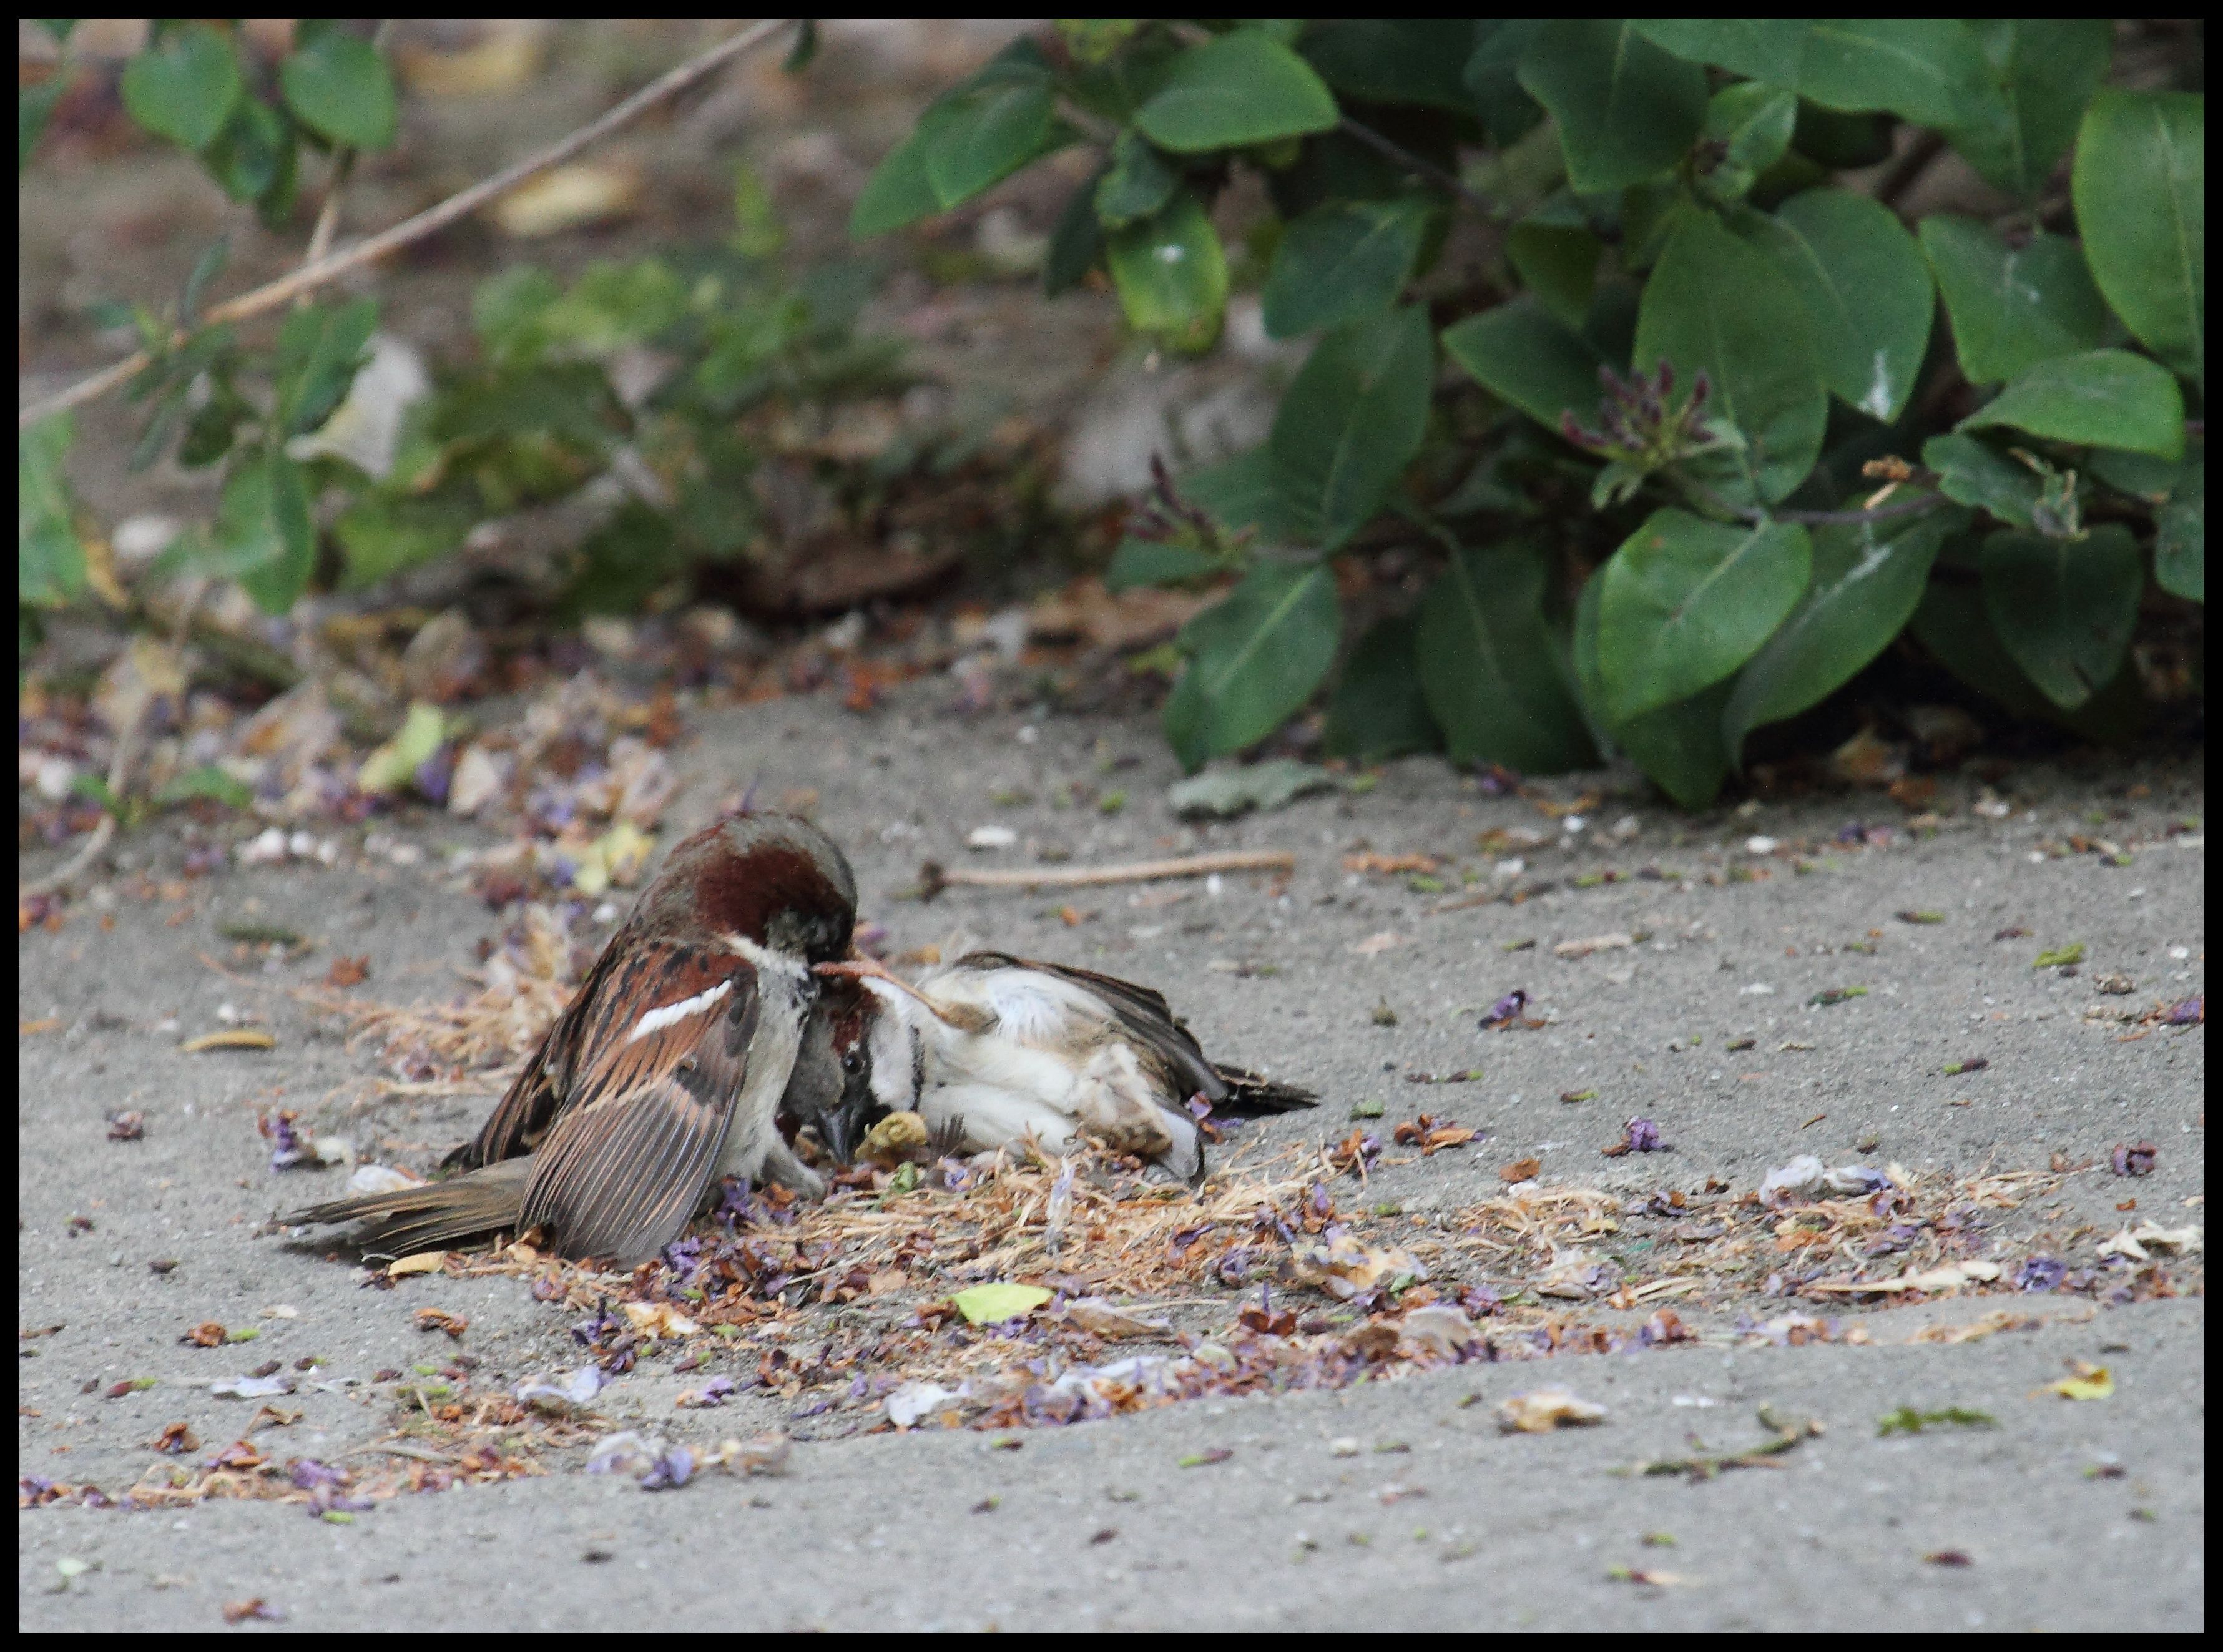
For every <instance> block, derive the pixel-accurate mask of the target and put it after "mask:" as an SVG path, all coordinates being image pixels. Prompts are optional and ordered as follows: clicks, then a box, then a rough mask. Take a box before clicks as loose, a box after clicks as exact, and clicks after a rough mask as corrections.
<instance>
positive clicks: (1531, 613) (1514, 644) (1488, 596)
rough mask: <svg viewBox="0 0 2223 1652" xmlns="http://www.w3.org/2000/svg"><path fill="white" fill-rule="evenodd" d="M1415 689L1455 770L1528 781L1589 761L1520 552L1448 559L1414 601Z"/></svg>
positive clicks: (1578, 714) (1564, 674)
mask: <svg viewBox="0 0 2223 1652" xmlns="http://www.w3.org/2000/svg"><path fill="white" fill-rule="evenodd" d="M1419 613H1420V630H1419V634H1418V635H1417V637H1416V638H1415V639H1414V649H1415V658H1416V659H1418V661H1419V664H1420V685H1421V690H1422V691H1423V693H1425V694H1426V697H1427V703H1428V709H1429V710H1430V711H1431V712H1433V714H1434V716H1435V720H1436V722H1438V723H1439V725H1440V726H1441V727H1442V728H1443V731H1444V735H1445V747H1446V749H1447V750H1448V751H1449V752H1450V753H1451V756H1452V760H1453V761H1454V762H1461V763H1477V762H1478V763H1502V764H1505V765H1506V766H1508V767H1510V768H1516V769H1522V770H1526V771H1528V772H1535V773H1546V774H1552V773H1558V772H1562V771H1565V770H1567V769H1572V768H1583V767H1586V766H1590V764H1592V763H1595V762H1596V760H1597V752H1596V748H1595V747H1593V746H1592V745H1591V744H1590V733H1589V730H1588V729H1587V728H1584V724H1583V715H1582V710H1581V709H1580V707H1579V706H1578V704H1577V703H1576V701H1575V696H1574V690H1573V685H1572V684H1571V682H1570V680H1569V668H1568V666H1567V664H1566V662H1565V659H1563V657H1562V654H1561V651H1560V646H1559V641H1558V640H1557V639H1556V638H1554V637H1553V636H1552V633H1551V630H1550V627H1548V626H1547V625H1546V621H1545V618H1544V562H1543V558H1542V557H1541V556H1540V554H1539V553H1538V552H1534V551H1533V550H1528V549H1515V550H1506V551H1467V550H1461V551H1458V552H1454V553H1453V555H1452V558H1451V562H1450V564H1449V566H1447V567H1446V568H1445V571H1444V573H1443V576H1442V577H1440V578H1439V579H1438V580H1437V581H1436V583H1434V584H1433V585H1432V586H1431V587H1429V589H1428V590H1427V592H1426V595H1424V596H1422V597H1421V598H1420V609H1419Z"/></svg>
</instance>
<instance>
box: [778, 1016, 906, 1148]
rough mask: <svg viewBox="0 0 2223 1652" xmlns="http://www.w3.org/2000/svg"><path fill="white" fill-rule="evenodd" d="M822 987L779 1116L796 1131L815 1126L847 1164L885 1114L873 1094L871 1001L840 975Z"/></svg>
mask: <svg viewBox="0 0 2223 1652" xmlns="http://www.w3.org/2000/svg"><path fill="white" fill-rule="evenodd" d="M820 987H821V990H820V993H819V995H818V999H817V1001H816V1003H814V1004H813V1005H812V1006H810V1015H809V1019H807V1020H806V1021H805V1022H804V1023H803V1040H802V1044H800V1046H799V1047H798V1048H797V1050H796V1056H795V1068H794V1070H793V1071H792V1072H791V1073H790V1074H789V1075H788V1081H787V1094H785V1095H784V1097H783V1098H782V1099H781V1101H780V1111H781V1112H782V1113H785V1114H786V1115H787V1116H788V1117H789V1118H790V1119H792V1120H793V1121H794V1122H795V1123H796V1124H797V1126H802V1125H809V1126H812V1128H813V1129H815V1130H816V1132H817V1133H818V1139H819V1141H820V1142H821V1143H822V1144H824V1146H825V1148H826V1150H827V1151H828V1152H830V1153H832V1154H833V1155H834V1158H835V1159H836V1161H838V1162H839V1163H843V1164H847V1163H849V1162H850V1160H851V1159H852V1158H853V1157H855V1155H856V1151H857V1144H858V1143H860V1142H861V1141H862V1140H863V1139H864V1138H865V1132H866V1131H868V1130H870V1129H871V1128H872V1126H873V1125H874V1124H875V1123H877V1122H878V1119H879V1118H880V1116H881V1114H883V1113H885V1112H886V1109H885V1107H881V1106H880V1105H879V1103H878V1101H877V1100H874V1098H873V1095H872V1049H871V1045H870V1043H869V1040H868V1039H867V1037H866V1032H867V1031H868V1024H869V1021H870V1018H871V1011H872V994H870V993H867V992H866V991H865V989H864V988H863V987H861V986H860V984H859V983H858V982H856V981H855V980H847V979H843V978H841V977H840V976H834V977H832V978H829V979H826V980H822V982H821V983H820Z"/></svg>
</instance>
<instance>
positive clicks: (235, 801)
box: [154, 763, 255, 809]
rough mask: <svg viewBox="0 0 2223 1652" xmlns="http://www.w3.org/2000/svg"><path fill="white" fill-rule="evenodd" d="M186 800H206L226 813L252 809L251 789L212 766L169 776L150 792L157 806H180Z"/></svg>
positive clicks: (253, 794)
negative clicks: (229, 810)
mask: <svg viewBox="0 0 2223 1652" xmlns="http://www.w3.org/2000/svg"><path fill="white" fill-rule="evenodd" d="M187 798H209V799H210V800H211V801H212V802H215V803H220V804H224V806H225V807H227V808H230V809H248V808H252V807H253V806H254V804H255V788H254V787H252V786H250V785H247V784H246V783H245V782H244V781H242V780H239V779H234V778H233V777H232V776H231V775H230V774H227V773H225V772H224V770H222V769H220V768H218V767H217V766H216V765H215V764H213V763H204V764H202V765H201V766H199V767H198V768H191V769H187V770H186V771H185V772H184V773H182V774H177V775H173V776H172V777H171V778H170V779H167V780H165V781H163V782H162V784H161V785H160V786H158V787H156V788H155V790H154V801H155V802H156V803H157V804H173V803H184V802H185V801H186V799H187Z"/></svg>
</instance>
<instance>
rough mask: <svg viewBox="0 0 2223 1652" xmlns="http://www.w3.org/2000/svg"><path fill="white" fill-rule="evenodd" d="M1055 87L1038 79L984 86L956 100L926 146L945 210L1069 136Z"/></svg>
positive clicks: (929, 176)
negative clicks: (1058, 108) (1057, 116)
mask: <svg viewBox="0 0 2223 1652" xmlns="http://www.w3.org/2000/svg"><path fill="white" fill-rule="evenodd" d="M1055 105H1056V93H1055V89H1054V88H1052V87H1051V86H1050V85H1047V84H1045V83H1042V82H1038V81H1017V82H1005V83H1001V84H998V85H990V86H986V87H983V88H982V89H981V90H980V91H977V92H974V93H973V94H972V95H970V96H969V97H965V98H959V99H957V100H955V101H954V104H953V105H952V108H951V110H950V113H949V116H948V118H947V119H945V120H943V121H941V123H938V124H937V125H936V127H935V133H934V137H933V140H932V142H929V144H928V145H927V150H926V180H927V182H928V184H929V186H931V187H932V188H933V190H934V196H935V201H936V202H938V203H939V204H940V205H941V209H942V210H943V211H948V210H949V209H950V208H951V207H954V206H957V205H961V204H962V203H964V202H966V201H969V200H971V199H973V197H974V196H975V195H978V194H979V193H980V192H982V191H983V190H986V189H988V188H991V187H992V186H995V185H997V184H999V183H1001V182H1002V181H1003V180H1004V179H1006V178H1008V177H1010V176H1011V174H1012V173H1015V172H1017V171H1018V170H1019V168H1020V167H1023V166H1025V165H1027V164H1028V162H1030V161H1036V160H1039V159H1040V158H1041V157H1042V156H1043V155H1045V154H1049V152H1050V151H1051V150H1052V149H1054V148H1057V147H1058V146H1059V145H1060V143H1061V142H1064V135H1063V133H1062V132H1061V129H1060V128H1059V126H1058V123H1056V122H1055V120H1054V119H1053V114H1054V112H1055Z"/></svg>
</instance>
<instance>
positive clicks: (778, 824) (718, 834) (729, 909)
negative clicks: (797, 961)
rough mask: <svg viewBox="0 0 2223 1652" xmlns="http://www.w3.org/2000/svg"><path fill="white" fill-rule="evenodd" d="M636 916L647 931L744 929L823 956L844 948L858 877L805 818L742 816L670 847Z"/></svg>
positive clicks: (814, 959)
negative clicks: (662, 865) (661, 867)
mask: <svg viewBox="0 0 2223 1652" xmlns="http://www.w3.org/2000/svg"><path fill="white" fill-rule="evenodd" d="M633 922H634V923H635V924H639V925H641V926H642V927H644V928H648V929H652V930H657V929H679V930H693V929H698V928H707V929H708V930H711V931H712V932H714V933H715V934H721V935H724V934H740V935H745V936H748V937H749V938H750V939H751V940H753V941H756V942H758V943H760V944H762V945H764V946H768V947H772V948H776V949H778V950H780V951H783V952H794V953H799V954H801V955H803V957H804V958H805V959H806V960H807V961H808V962H811V963H827V962H832V961H833V960H834V959H837V958H843V957H847V955H848V953H849V937H850V935H851V933H852V932H853V930H855V928H856V925H857V880H856V876H855V874H854V873H852V872H851V871H850V870H849V862H848V861H847V858H846V857H845V856H844V855H843V854H842V853H841V850H840V849H839V848H836V847H835V846H834V840H833V839H832V838H830V837H828V836H827V835H826V834H825V833H823V832H822V831H820V830H819V829H818V828H816V826H814V825H812V824H811V823H809V821H807V820H803V819H801V818H800V817H797V816H794V815H781V814H772V813H765V814H759V815H743V816H741V817H740V818H738V819H735V820H725V821H721V822H719V823H717V824H716V825H715V826H710V827H708V828H706V829H703V830H702V831H699V832H697V833H696V834H695V835H694V836H692V837H690V838H688V839H686V840H685V841H684V842H682V843H680V844H679V846H678V847H677V848H674V849H673V850H672V851H671V859H670V860H669V861H665V862H664V870H663V871H662V872H661V873H658V876H657V879H656V881H655V882H654V883H653V884H652V885H651V886H649V889H648V892H647V893H646V894H645V895H644V896H642V898H641V904H640V910H639V911H638V912H636V913H635V914H634V917H633Z"/></svg>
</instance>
